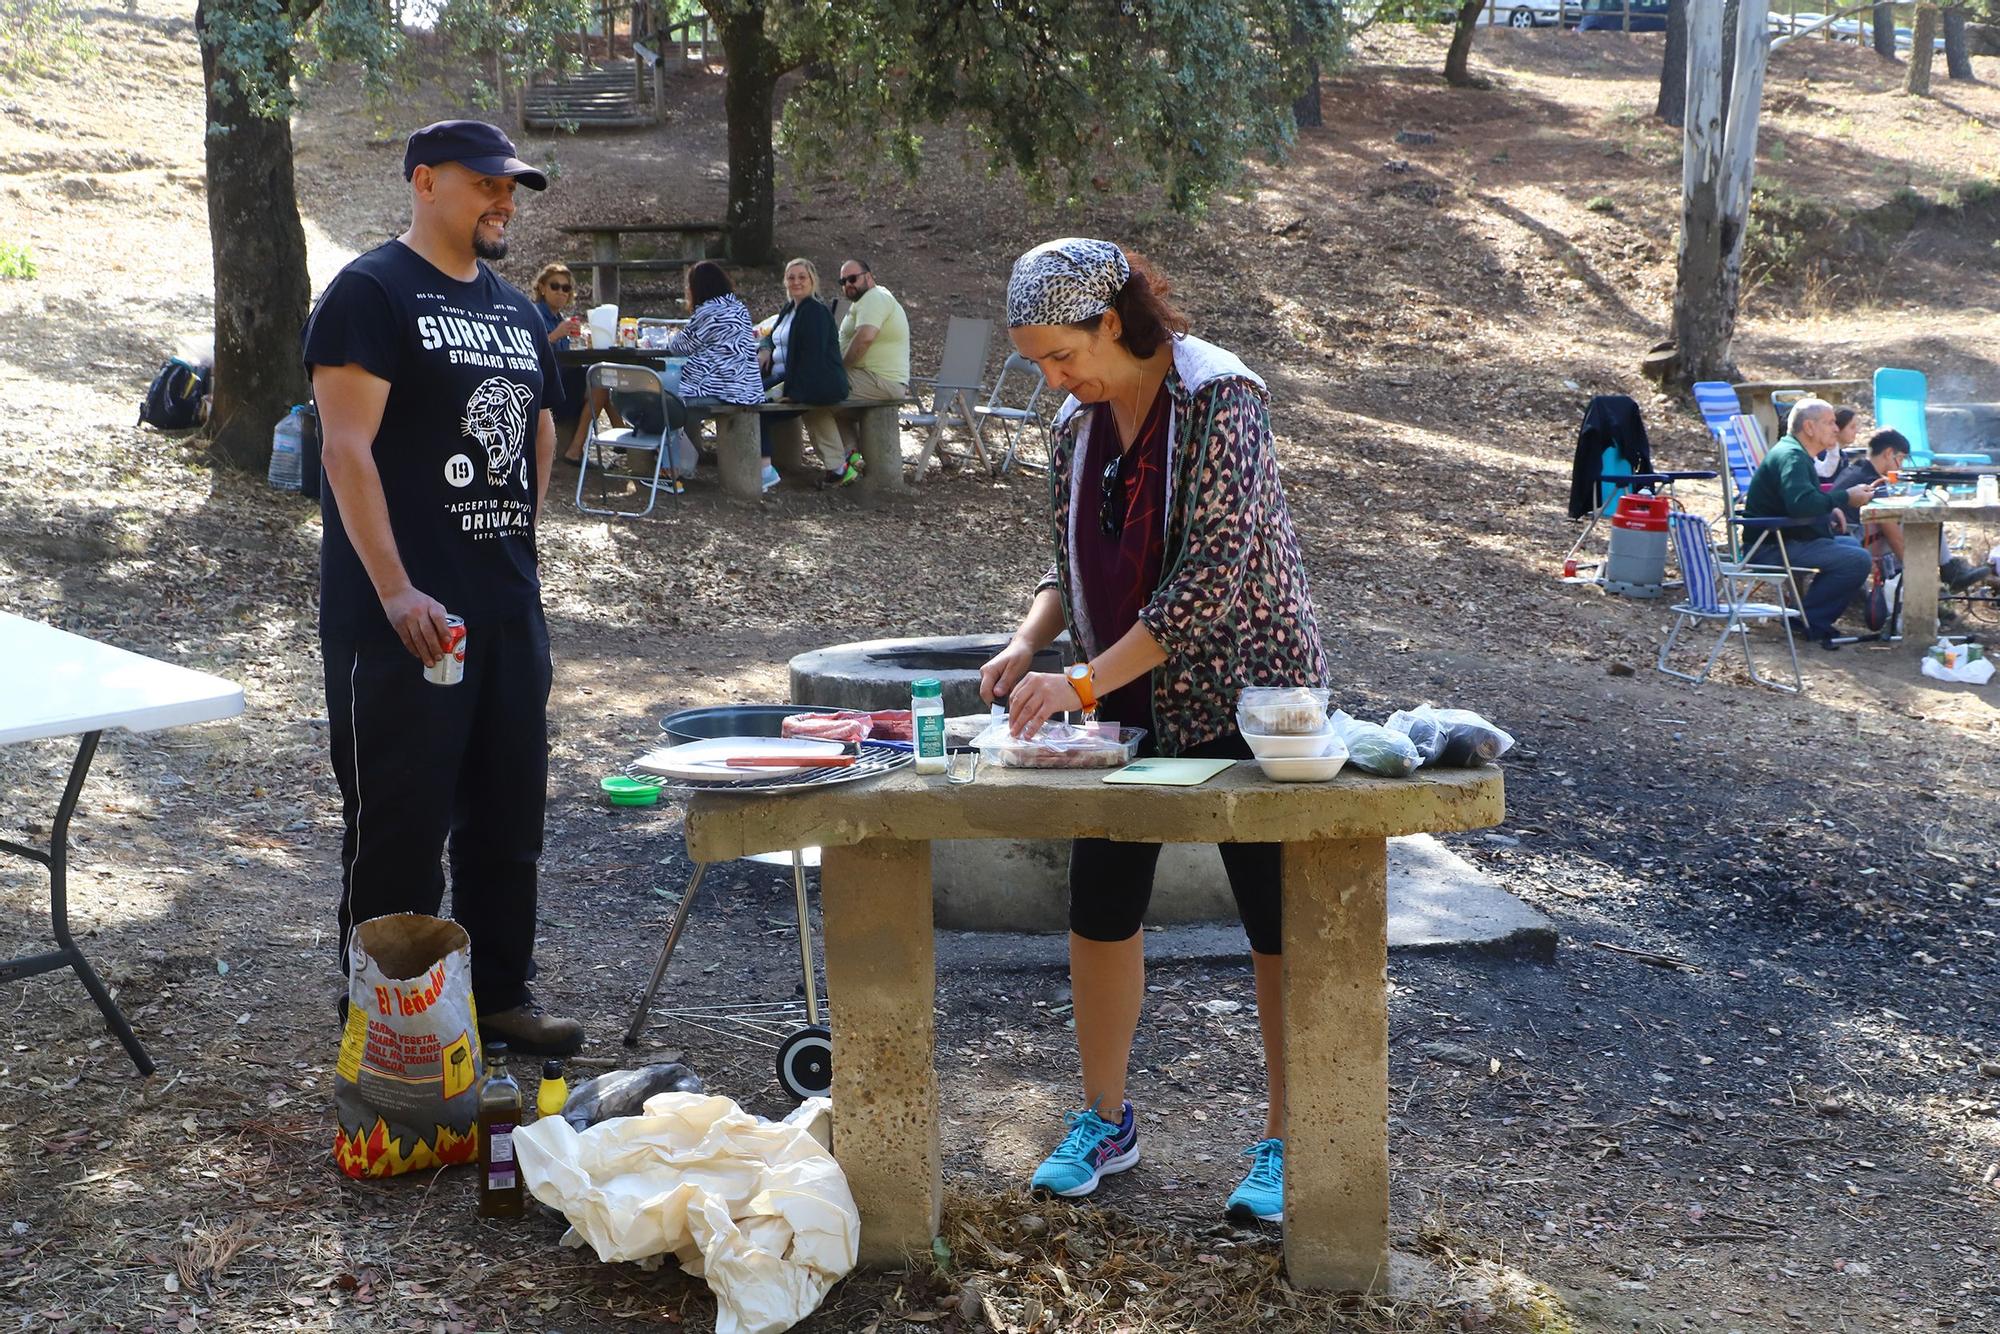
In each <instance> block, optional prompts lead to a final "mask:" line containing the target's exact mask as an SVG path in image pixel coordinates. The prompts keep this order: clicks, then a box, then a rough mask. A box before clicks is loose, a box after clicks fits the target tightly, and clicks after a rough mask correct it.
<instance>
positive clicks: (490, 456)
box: [463, 375, 535, 486]
mask: <svg viewBox="0 0 2000 1334" xmlns="http://www.w3.org/2000/svg"><path fill="white" fill-rule="evenodd" d="M534 396H535V394H534V391H533V390H532V389H530V388H528V386H526V385H524V384H517V383H516V382H515V381H513V380H508V379H504V378H502V377H501V376H498V375H496V376H494V377H493V378H492V379H490V380H484V381H481V382H480V385H479V387H478V388H477V389H475V390H473V391H472V397H471V398H469V399H467V400H466V403H465V420H464V422H463V428H464V431H465V433H466V434H467V435H469V436H471V437H472V438H473V439H474V440H476V441H478V442H479V443H480V445H481V446H483V447H484V448H485V450H486V480H487V481H489V482H491V483H492V484H493V485H495V486H505V485H507V482H508V474H509V473H511V472H513V471H514V470H515V468H516V466H517V465H518V467H519V469H520V473H521V477H520V481H521V484H522V485H523V486H526V485H527V484H528V461H527V460H526V459H525V458H523V457H522V445H523V443H524V442H525V441H526V440H527V438H528V403H529V401H530V400H531V399H533V398H534Z"/></svg>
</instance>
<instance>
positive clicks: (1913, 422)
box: [1875, 366, 1993, 468]
mask: <svg viewBox="0 0 2000 1334" xmlns="http://www.w3.org/2000/svg"><path fill="white" fill-rule="evenodd" d="M1929 402H1930V387H1929V385H1927V384H1926V383H1925V381H1924V373H1923V372H1922V371H1906V370H1898V369H1897V368H1895V367H1893V366H1884V367H1882V368H1881V369H1879V370H1877V371H1876V372H1875V425H1876V427H1877V428H1878V429H1891V430H1897V431H1901V432H1902V433H1903V438H1904V439H1906V440H1908V441H1909V442H1910V466H1911V467H1913V468H1928V467H1930V466H1931V465H1932V464H1934V463H1937V464H1943V465H1944V466H1946V467H1951V466H1954V465H1970V466H1973V467H1977V466H1978V465H1980V464H1982V463H1991V462H1993V460H1992V458H1991V457H1990V456H1988V455H1985V454H1933V453H1932V452H1931V435H1930V428H1929V426H1928V425H1927V424H1926V422H1925V408H1926V407H1927V406H1928V404H1929Z"/></svg>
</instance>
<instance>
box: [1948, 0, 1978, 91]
mask: <svg viewBox="0 0 2000 1334" xmlns="http://www.w3.org/2000/svg"><path fill="white" fill-rule="evenodd" d="M1944 70H1945V74H1946V75H1947V76H1949V77H1950V78H1954V79H1970V78H1971V77H1972V52H1971V51H1970V50H1968V49H1967V48H1966V45H1965V11H1964V10H1963V9H1961V8H1960V7H1958V6H1957V5H1954V6H1952V7H1951V8H1950V9H1947V10H1945V11H1944Z"/></svg>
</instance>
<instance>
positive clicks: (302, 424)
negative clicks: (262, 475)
mask: <svg viewBox="0 0 2000 1334" xmlns="http://www.w3.org/2000/svg"><path fill="white" fill-rule="evenodd" d="M305 436H306V410H305V405H304V404H295V405H294V406H293V407H292V410H291V411H290V412H287V413H286V414H285V415H284V418H283V419H282V420H281V421H279V423H278V424H277V425H276V426H275V427H273V428H272V430H271V468H270V471H269V473H268V474H267V475H266V479H267V480H268V481H269V482H270V483H271V485H272V486H274V487H276V488H277V489H278V490H280V491H297V490H298V489H299V483H300V479H301V478H302V477H303V476H304V465H303V462H302V460H303V457H304V450H305Z"/></svg>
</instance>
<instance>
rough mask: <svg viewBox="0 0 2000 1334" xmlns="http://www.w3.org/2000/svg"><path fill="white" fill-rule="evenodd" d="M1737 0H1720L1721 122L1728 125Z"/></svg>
mask: <svg viewBox="0 0 2000 1334" xmlns="http://www.w3.org/2000/svg"><path fill="white" fill-rule="evenodd" d="M1739 8H1740V6H1739V4H1738V0H1722V39H1721V40H1722V124H1723V128H1725V129H1727V128H1728V126H1729V94H1730V92H1731V91H1732V90H1733V89H1734V88H1735V87H1736V38H1735V36H1734V34H1735V32H1736V13H1737V10H1738V9H1739Z"/></svg>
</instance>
